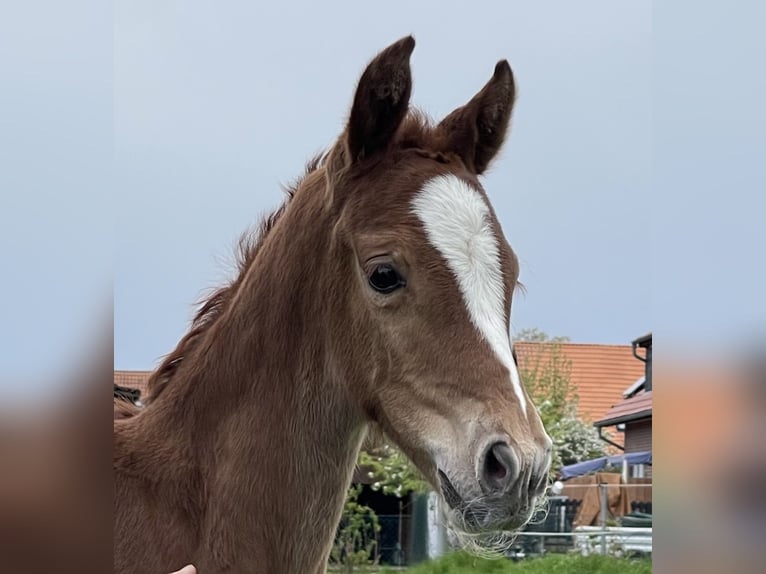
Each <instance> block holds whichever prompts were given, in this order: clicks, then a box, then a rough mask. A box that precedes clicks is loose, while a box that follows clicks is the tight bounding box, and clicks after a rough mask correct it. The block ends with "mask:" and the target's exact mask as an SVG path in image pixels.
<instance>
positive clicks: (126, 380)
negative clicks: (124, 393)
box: [114, 371, 152, 399]
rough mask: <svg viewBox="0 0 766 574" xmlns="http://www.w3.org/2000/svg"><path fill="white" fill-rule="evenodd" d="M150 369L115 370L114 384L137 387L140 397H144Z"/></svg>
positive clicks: (131, 387) (130, 387)
mask: <svg viewBox="0 0 766 574" xmlns="http://www.w3.org/2000/svg"><path fill="white" fill-rule="evenodd" d="M151 374H152V372H151V371H115V372H114V384H115V385H120V386H121V387H128V388H129V389H138V390H139V391H141V398H142V399H143V398H145V397H146V383H147V382H148V380H149V375H151Z"/></svg>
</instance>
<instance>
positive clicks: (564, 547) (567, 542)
mask: <svg viewBox="0 0 766 574" xmlns="http://www.w3.org/2000/svg"><path fill="white" fill-rule="evenodd" d="M572 486H574V487H576V488H574V489H572V488H570V489H569V491H570V493H576V494H578V495H579V496H580V497H581V498H579V499H573V498H569V497H551V499H550V500H549V505H548V509H547V512H546V511H540V512H539V513H538V515H537V516H535V517H533V519H532V521H531V522H530V524H529V525H528V526H527V528H526V529H525V530H524V531H523V532H521V533H519V535H518V537H517V543H516V544H515V546H514V547H513V548H512V549H511V551H510V552H509V556H510V557H512V558H520V557H523V556H527V555H540V554H545V553H548V552H567V551H572V550H575V551H578V552H580V553H582V554H586V555H587V554H591V553H599V554H613V555H625V554H629V553H651V552H652V527H651V524H652V518H651V510H652V502H651V488H652V485H651V483H650V482H648V481H643V480H642V481H639V482H638V483H634V484H630V483H628V484H624V483H621V482H613V483H606V482H600V483H593V482H592V483H591V484H585V483H579V484H575V485H572ZM564 490H566V489H564ZM610 491H611V492H610ZM627 492H630V493H631V494H630V495H626V493H627ZM636 497H638V498H648V499H649V500H636V499H635V498H636ZM594 500H595V501H597V502H595V504H596V508H595V511H596V515H597V519H596V520H593V522H598V524H597V525H593V524H591V515H592V511H593V508H584V507H583V504H585V503H587V504H589V506H591V507H592V505H593V504H594ZM628 502H629V504H628ZM626 506H627V507H628V508H629V509H630V511H629V512H627V513H624V514H618V513H619V511H621V510H623V509H625V508H626ZM583 510H585V512H584V513H583V512H582V511H583ZM647 511H648V512H647ZM578 518H579V519H580V520H581V522H580V523H579V524H578ZM582 522H587V524H583V523H582Z"/></svg>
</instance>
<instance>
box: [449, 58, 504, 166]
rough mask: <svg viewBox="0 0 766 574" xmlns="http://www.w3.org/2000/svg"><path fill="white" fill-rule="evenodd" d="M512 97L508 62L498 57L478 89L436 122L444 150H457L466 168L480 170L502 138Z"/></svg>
mask: <svg viewBox="0 0 766 574" xmlns="http://www.w3.org/2000/svg"><path fill="white" fill-rule="evenodd" d="M515 98H516V86H515V84H514V81H513V72H512V71H511V66H510V65H509V64H508V62H507V61H506V60H501V61H500V62H498V63H497V65H496V66H495V73H494V74H493V75H492V79H491V80H489V82H487V84H486V85H485V86H484V87H483V88H482V89H481V91H480V92H479V93H478V94H476V95H475V96H474V97H473V98H472V99H471V101H470V102H468V103H467V104H466V105H464V106H463V107H461V108H458V109H456V110H455V111H454V112H452V113H451V114H450V115H448V116H447V117H446V118H444V120H442V122H441V123H440V124H439V126H438V130H439V131H440V132H441V133H442V134H443V135H444V138H445V139H446V142H447V151H452V152H455V153H456V154H458V155H459V156H460V157H461V158H462V159H463V162H464V163H465V164H466V167H468V169H471V170H473V171H474V172H475V173H477V174H481V173H483V172H484V171H485V170H486V169H487V167H488V166H489V164H490V162H491V161H492V159H493V158H494V157H495V155H496V154H497V152H498V151H499V150H500V148H501V147H502V145H503V141H505V134H506V132H507V131H508V123H509V121H510V119H511V112H512V111H513V103H514V100H515Z"/></svg>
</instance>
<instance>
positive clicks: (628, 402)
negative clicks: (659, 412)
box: [598, 391, 652, 426]
mask: <svg viewBox="0 0 766 574" xmlns="http://www.w3.org/2000/svg"><path fill="white" fill-rule="evenodd" d="M651 414H652V391H647V392H643V393H639V394H637V395H636V396H635V397H630V398H629V399H625V400H622V401H620V402H619V403H617V404H616V405H614V406H613V407H612V408H611V409H609V411H607V413H606V414H605V415H604V418H603V419H602V420H600V421H598V422H599V423H600V424H599V426H609V425H613V424H617V423H621V422H626V421H628V420H634V419H637V418H643V417H644V416H651Z"/></svg>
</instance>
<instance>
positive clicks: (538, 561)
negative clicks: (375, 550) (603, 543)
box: [381, 553, 652, 574]
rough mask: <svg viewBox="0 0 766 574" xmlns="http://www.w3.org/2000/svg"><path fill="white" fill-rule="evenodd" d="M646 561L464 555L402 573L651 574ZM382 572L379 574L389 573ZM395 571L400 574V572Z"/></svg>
mask: <svg viewBox="0 0 766 574" xmlns="http://www.w3.org/2000/svg"><path fill="white" fill-rule="evenodd" d="M651 571H652V562H651V560H650V559H647V558H642V559H629V558H612V557H610V556H598V555H596V556H580V555H574V554H571V555H564V554H552V555H549V556H545V557H543V558H527V559H526V560H522V561H520V562H512V561H510V560H502V559H500V560H487V559H483V558H476V557H475V556H470V555H468V554H462V553H456V554H450V555H448V556H445V557H444V558H441V559H440V560H434V561H431V562H424V563H422V564H418V565H417V566H414V567H412V568H408V569H407V570H404V571H403V572H406V574H469V573H473V572H475V573H478V574H515V573H517V572H518V573H520V574H651ZM393 572H395V571H394V570H388V569H383V570H381V573H393ZM399 572H402V571H401V570H400V571H399Z"/></svg>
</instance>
